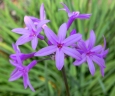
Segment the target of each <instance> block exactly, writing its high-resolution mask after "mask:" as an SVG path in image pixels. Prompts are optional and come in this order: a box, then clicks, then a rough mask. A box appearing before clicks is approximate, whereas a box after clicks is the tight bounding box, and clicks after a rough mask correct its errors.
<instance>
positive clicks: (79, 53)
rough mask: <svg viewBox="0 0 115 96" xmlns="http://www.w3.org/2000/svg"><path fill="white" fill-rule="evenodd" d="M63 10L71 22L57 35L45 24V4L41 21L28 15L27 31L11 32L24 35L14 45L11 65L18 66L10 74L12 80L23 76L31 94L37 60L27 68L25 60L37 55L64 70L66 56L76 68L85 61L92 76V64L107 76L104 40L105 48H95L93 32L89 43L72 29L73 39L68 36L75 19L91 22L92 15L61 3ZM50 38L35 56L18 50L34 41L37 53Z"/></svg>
mask: <svg viewBox="0 0 115 96" xmlns="http://www.w3.org/2000/svg"><path fill="white" fill-rule="evenodd" d="M61 4H62V5H63V7H64V8H62V9H60V10H64V11H66V12H67V14H68V21H67V22H66V23H63V24H62V25H61V26H60V27H59V31H58V34H57V35H56V34H55V32H53V31H52V30H51V29H50V28H49V27H48V26H47V25H46V24H47V23H48V22H50V20H47V19H46V14H45V10H44V5H43V4H42V5H41V7H40V19H38V18H36V17H32V16H25V17H24V22H25V25H26V27H25V28H15V29H13V30H12V32H15V33H17V34H22V36H21V37H19V38H18V40H17V41H16V43H15V44H12V45H13V49H14V51H15V54H11V55H10V58H11V59H10V63H11V64H12V65H13V66H15V69H14V71H13V72H12V73H11V77H10V79H9V81H14V80H17V79H18V78H20V77H23V83H24V87H25V88H27V86H29V87H30V89H31V90H32V91H34V88H33V87H32V85H31V83H30V81H29V76H28V72H29V70H30V69H32V67H34V66H35V65H36V64H37V63H38V61H37V60H33V61H32V62H31V63H30V64H28V65H27V66H24V65H23V61H25V60H27V59H29V58H32V57H34V56H47V55H50V56H54V60H55V63H56V67H57V69H58V70H61V69H62V68H63V66H64V59H65V58H66V57H67V56H70V57H72V58H74V59H75V61H74V62H73V64H74V65H77V66H79V65H81V64H83V63H84V62H87V64H88V67H89V70H90V73H91V74H92V75H94V73H95V67H94V64H93V62H95V63H96V64H98V65H99V67H100V69H101V74H102V76H104V69H105V61H104V59H103V58H105V57H106V55H107V54H108V51H109V50H108V49H107V50H105V47H106V40H105V38H104V46H102V45H97V46H94V45H95V41H96V37H95V33H94V31H93V30H91V31H90V37H89V39H88V40H86V41H85V40H83V39H82V35H81V34H80V33H76V30H75V29H73V30H72V31H71V32H70V36H68V37H67V36H66V34H67V31H68V29H69V28H70V26H71V24H72V23H73V21H74V20H76V19H89V18H90V16H91V14H80V12H79V11H73V12H71V11H70V10H69V8H68V7H67V6H66V5H65V4H64V3H61ZM41 31H44V36H43V35H41ZM45 37H46V38H47V40H48V42H47V41H46V42H47V44H48V46H47V47H44V48H42V49H40V50H38V51H37V52H32V53H28V54H25V53H21V51H20V49H19V45H23V44H25V43H27V42H29V41H31V46H32V48H33V49H34V50H35V49H36V47H37V46H38V40H39V39H40V40H45Z"/></svg>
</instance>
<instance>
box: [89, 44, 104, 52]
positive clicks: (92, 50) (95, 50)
mask: <svg viewBox="0 0 115 96" xmlns="http://www.w3.org/2000/svg"><path fill="white" fill-rule="evenodd" d="M101 51H102V46H101V45H98V46H96V47H93V48H92V49H91V52H96V53H99V52H101Z"/></svg>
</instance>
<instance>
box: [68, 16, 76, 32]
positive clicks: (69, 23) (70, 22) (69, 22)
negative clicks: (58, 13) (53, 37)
mask: <svg viewBox="0 0 115 96" xmlns="http://www.w3.org/2000/svg"><path fill="white" fill-rule="evenodd" d="M74 20H75V19H74V18H73V16H71V17H70V18H69V20H68V22H67V30H68V29H69V27H70V26H71V24H72V23H73V21H74Z"/></svg>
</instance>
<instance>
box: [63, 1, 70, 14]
mask: <svg viewBox="0 0 115 96" xmlns="http://www.w3.org/2000/svg"><path fill="white" fill-rule="evenodd" d="M61 4H62V5H63V7H64V9H65V11H66V12H67V13H70V10H69V8H68V7H67V6H66V5H65V4H64V3H61Z"/></svg>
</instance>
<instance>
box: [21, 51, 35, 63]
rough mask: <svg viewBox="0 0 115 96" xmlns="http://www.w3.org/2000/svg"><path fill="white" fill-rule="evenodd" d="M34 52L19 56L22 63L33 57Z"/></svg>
mask: <svg viewBox="0 0 115 96" xmlns="http://www.w3.org/2000/svg"><path fill="white" fill-rule="evenodd" d="M34 54H35V52H32V53H28V54H21V55H20V58H21V60H22V61H24V60H26V59H29V58H32V57H34Z"/></svg>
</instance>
